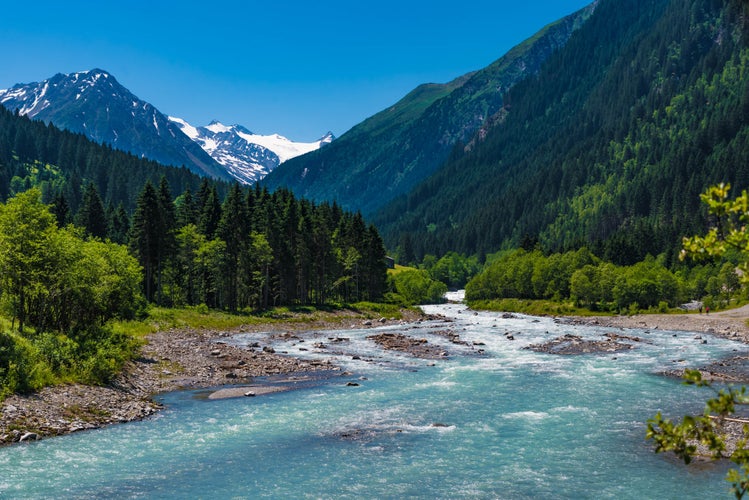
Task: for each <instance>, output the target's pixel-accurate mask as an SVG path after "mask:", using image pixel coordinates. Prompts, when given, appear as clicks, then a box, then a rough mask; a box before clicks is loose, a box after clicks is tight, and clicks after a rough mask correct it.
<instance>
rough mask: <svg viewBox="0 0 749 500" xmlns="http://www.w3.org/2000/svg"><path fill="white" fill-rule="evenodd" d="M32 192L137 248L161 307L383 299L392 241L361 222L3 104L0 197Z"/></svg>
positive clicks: (71, 219) (66, 218) (146, 285)
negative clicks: (162, 161)
mask: <svg viewBox="0 0 749 500" xmlns="http://www.w3.org/2000/svg"><path fill="white" fill-rule="evenodd" d="M31 187H37V188H38V189H39V190H40V191H41V195H42V200H43V201H44V202H45V203H49V204H50V205H51V208H50V209H51V211H52V213H53V214H54V215H55V217H56V219H57V222H58V225H59V226H65V225H67V224H69V223H74V224H75V225H76V226H79V227H80V228H82V229H83V230H84V234H85V235H87V236H89V237H96V238H100V239H110V240H111V241H113V242H115V243H121V244H125V245H128V246H129V248H130V251H131V253H132V254H133V255H135V256H136V257H137V258H138V261H139V262H140V264H141V266H143V269H144V273H145V276H144V280H143V291H144V293H145V296H146V298H147V299H148V300H150V301H154V302H157V303H160V304H165V305H196V304H206V305H208V306H209V307H216V308H222V309H231V310H236V309H241V308H248V307H249V308H254V307H264V306H268V305H278V304H297V303H301V304H308V303H317V304H322V303H325V302H327V301H330V300H341V301H357V300H362V299H377V298H380V297H381V296H382V294H383V292H384V287H385V262H384V257H385V250H384V247H383V243H382V240H381V238H380V236H379V234H378V232H377V230H376V229H375V228H374V227H373V226H367V225H366V224H365V223H364V220H363V219H362V217H361V215H359V214H353V213H350V212H345V211H343V210H341V209H340V208H339V207H338V206H336V205H330V204H319V205H318V204H314V203H311V202H308V201H306V200H300V199H297V198H296V197H295V196H294V195H293V194H291V193H290V192H289V191H286V190H277V191H275V192H274V193H273V194H270V193H269V192H268V191H267V190H265V189H261V188H259V187H257V188H255V189H244V188H240V187H239V186H238V185H236V184H235V185H231V186H229V185H228V184H225V183H221V182H216V181H209V180H208V179H205V178H200V177H198V176H197V175H195V174H193V173H191V172H189V171H187V170H186V169H184V168H182V169H176V168H172V167H164V166H161V165H159V164H157V163H154V162H151V161H147V160H143V159H139V158H136V157H134V156H132V155H129V154H126V153H122V152H119V151H116V150H113V149H111V148H109V147H105V146H100V145H98V144H95V143H93V142H91V141H89V140H88V139H86V138H85V137H83V136H82V135H80V134H73V133H70V132H65V131H60V130H59V129H57V128H55V127H54V126H51V125H49V126H48V125H45V124H44V123H42V122H39V121H32V120H29V119H27V118H25V117H22V116H18V115H16V114H13V113H11V112H9V111H6V110H4V109H2V108H0V199H1V200H6V199H8V198H10V197H12V196H14V195H17V194H19V193H22V192H25V191H27V190H28V189H29V188H31Z"/></svg>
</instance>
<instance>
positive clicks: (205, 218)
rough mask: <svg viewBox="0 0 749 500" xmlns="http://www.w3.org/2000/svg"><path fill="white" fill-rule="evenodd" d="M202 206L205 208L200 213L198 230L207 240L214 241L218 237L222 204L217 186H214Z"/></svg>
mask: <svg viewBox="0 0 749 500" xmlns="http://www.w3.org/2000/svg"><path fill="white" fill-rule="evenodd" d="M201 200H202V195H201ZM202 206H203V208H202V210H201V212H200V220H199V222H198V229H199V230H200V232H201V233H203V234H204V235H205V237H206V238H207V239H209V240H212V239H213V237H214V236H215V235H216V230H217V229H218V223H219V221H220V220H221V202H220V201H219V198H218V192H217V191H216V187H215V186H212V187H211V188H210V189H209V190H208V194H207V198H206V199H205V202H204V203H203V204H202Z"/></svg>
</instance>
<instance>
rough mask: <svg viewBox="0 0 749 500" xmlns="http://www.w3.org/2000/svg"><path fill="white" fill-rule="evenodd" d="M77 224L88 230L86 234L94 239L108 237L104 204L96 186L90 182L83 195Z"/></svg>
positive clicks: (76, 220) (77, 215)
mask: <svg viewBox="0 0 749 500" xmlns="http://www.w3.org/2000/svg"><path fill="white" fill-rule="evenodd" d="M75 224H76V225H77V226H80V227H82V228H84V229H85V230H86V234H88V235H89V236H92V237H94V238H100V239H104V238H105V237H106V236H107V216H106V214H105V212H104V204H103V203H102V201H101V197H100V196H99V191H97V189H96V186H94V183H93V182H89V183H88V185H87V186H86V191H85V192H84V193H83V201H82V204H81V208H80V210H78V213H77V214H76V216H75Z"/></svg>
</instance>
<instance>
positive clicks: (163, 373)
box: [0, 307, 749, 444]
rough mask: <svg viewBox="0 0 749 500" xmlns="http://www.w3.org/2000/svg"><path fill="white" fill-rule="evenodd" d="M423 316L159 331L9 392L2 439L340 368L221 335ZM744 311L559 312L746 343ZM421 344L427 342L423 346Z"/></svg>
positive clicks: (343, 316)
mask: <svg viewBox="0 0 749 500" xmlns="http://www.w3.org/2000/svg"><path fill="white" fill-rule="evenodd" d="M424 317H425V315H420V314H419V313H417V312H413V311H407V312H405V313H404V317H403V318H402V319H400V320H388V319H385V318H382V319H381V320H379V321H372V320H369V319H366V318H365V317H363V316H361V315H359V314H356V313H353V312H346V313H341V312H338V313H336V314H331V315H328V316H323V317H322V318H320V319H316V320H314V321H304V322H300V321H294V320H290V321H288V322H282V323H279V322H273V323H268V324H256V325H251V326H242V327H239V328H237V329H233V330H231V331H216V330H201V329H189V328H185V329H170V330H165V331H160V332H156V333H153V334H151V335H149V336H148V338H147V344H146V345H145V346H144V347H143V348H142V351H141V356H140V357H139V358H138V359H136V360H134V361H132V362H130V363H129V364H128V365H127V367H126V369H125V370H124V371H123V373H122V374H121V375H120V376H119V377H117V379H116V380H115V381H114V382H113V383H112V384H111V385H110V386H107V387H90V386H83V385H67V386H58V387H50V388H46V389H44V390H42V391H40V392H38V393H36V394H32V395H28V396H18V395H14V396H11V397H9V398H7V399H6V400H5V401H4V402H3V403H2V404H1V405H0V444H11V443H14V442H19V441H28V440H35V439H42V438H45V437H50V436H57V435H62V434H68V433H71V432H77V431H81V430H86V429H94V428H98V427H102V426H105V425H109V424H113V423H121V422H129V421H134V420H140V419H143V418H147V417H149V416H151V415H153V414H154V413H156V412H157V411H158V410H159V409H160V407H159V405H158V404H157V403H156V402H155V401H154V399H153V396H154V395H156V394H159V393H164V392H170V391H175V390H179V389H189V388H211V387H221V386H225V385H232V386H235V387H233V388H232V389H231V391H229V392H226V390H223V391H224V392H221V391H218V392H217V393H216V396H215V397H214V398H220V397H227V396H229V397H237V396H262V395H264V394H268V393H272V392H276V391H278V390H288V389H289V388H292V387H293V384H294V382H295V381H297V380H302V379H304V378H305V374H306V373H308V372H320V371H328V372H330V373H331V374H334V373H336V370H337V367H335V366H332V365H330V364H326V363H323V362H314V361H313V362H310V361H302V360H298V359H295V358H293V357H289V356H285V355H283V354H279V353H275V352H273V350H272V349H271V348H269V347H268V346H263V345H260V344H258V345H256V346H254V347H252V348H251V349H243V348H238V347H235V346H231V345H228V344H226V343H224V342H222V340H221V339H222V338H226V337H229V336H231V335H234V334H236V333H243V332H245V333H247V332H273V333H274V334H276V335H292V334H293V333H294V332H299V331H308V330H333V329H344V328H352V327H353V328H367V327H374V326H380V325H383V324H393V323H407V322H412V321H417V320H418V319H422V318H424ZM747 319H749V307H744V308H740V309H735V310H731V311H725V312H719V313H713V314H710V315H707V314H702V315H700V314H653V315H649V314H648V315H635V316H600V317H585V318H579V317H576V318H558V320H557V321H559V322H569V323H574V324H586V325H596V326H605V327H612V328H623V329H626V328H645V329H660V330H681V331H688V332H695V333H696V334H710V335H717V336H721V337H726V338H731V339H733V340H739V341H742V342H745V343H749V326H748V325H747ZM706 338H707V336H706ZM417 344H418V342H417ZM419 345H420V344H419ZM420 348H422V349H423V346H420ZM438 354H439V353H438ZM747 366H749V363H747V360H746V359H744V358H741V359H738V358H737V359H736V360H734V362H732V363H716V364H715V365H711V366H710V367H705V368H706V374H713V375H716V374H717V375H716V379H719V380H728V381H736V382H742V381H744V380H747V377H749V370H748V369H747ZM672 375H678V374H672ZM268 376H275V377H276V379H275V380H274V385H273V386H272V387H270V386H266V385H262V384H260V385H258V383H257V382H256V379H257V378H258V377H268ZM331 376H333V375H331ZM721 377H722V378H721ZM279 380H280V381H281V382H283V381H284V380H286V381H287V382H288V384H287V385H286V387H284V388H283V389H282V388H279V385H278V382H279ZM282 385H283V384H282Z"/></svg>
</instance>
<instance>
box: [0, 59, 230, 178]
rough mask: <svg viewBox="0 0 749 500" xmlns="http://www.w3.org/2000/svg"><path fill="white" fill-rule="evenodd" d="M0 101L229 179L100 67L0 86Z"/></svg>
mask: <svg viewBox="0 0 749 500" xmlns="http://www.w3.org/2000/svg"><path fill="white" fill-rule="evenodd" d="M0 104H2V105H4V106H5V107H6V108H8V109H10V110H14V111H15V110H18V111H19V113H20V114H23V115H28V116H29V117H30V118H35V119H39V120H43V121H45V122H47V123H49V122H52V123H53V124H54V125H55V126H57V127H59V128H63V129H66V130H70V131H72V132H78V133H82V134H84V135H85V136H87V137H88V138H90V139H92V140H94V141H96V142H100V143H106V144H110V145H111V146H112V147H114V148H117V149H121V150H124V151H127V152H130V153H132V154H134V155H137V156H142V157H146V158H149V159H152V160H155V161H158V162H159V163H162V164H164V165H174V166H183V165H184V166H185V167H187V168H188V169H190V170H192V171H194V172H197V173H199V174H201V175H207V176H209V177H214V178H218V179H224V180H232V177H231V176H230V175H229V174H228V173H227V172H226V170H225V169H224V168H223V167H222V166H221V165H220V164H219V163H218V162H217V161H216V160H214V159H213V158H211V156H210V155H209V154H207V153H206V152H205V151H204V150H203V149H202V148H200V147H199V146H198V145H197V144H196V143H195V142H194V141H193V140H191V139H190V138H189V137H187V136H186V135H185V134H184V133H183V132H182V131H181V130H180V127H178V126H177V125H176V124H175V123H173V122H171V121H170V120H169V119H168V118H167V117H166V116H165V115H164V114H162V113H161V112H160V111H159V110H158V109H156V108H155V107H153V106H152V105H151V104H149V103H147V102H145V101H142V100H140V99H138V98H137V97H136V96H135V95H133V94H132V93H131V92H130V91H129V90H128V89H126V88H125V87H123V86H122V85H121V84H120V83H119V82H117V80H116V79H115V78H114V77H113V76H112V75H111V74H109V73H107V72H106V71H103V70H100V69H92V70H90V71H83V72H79V73H70V74H57V75H55V76H53V77H52V78H50V79H48V80H44V81H42V82H38V83H36V82H35V83H28V84H18V85H15V86H14V87H12V88H10V89H5V90H0Z"/></svg>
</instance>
